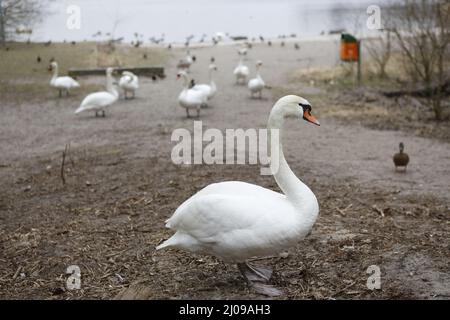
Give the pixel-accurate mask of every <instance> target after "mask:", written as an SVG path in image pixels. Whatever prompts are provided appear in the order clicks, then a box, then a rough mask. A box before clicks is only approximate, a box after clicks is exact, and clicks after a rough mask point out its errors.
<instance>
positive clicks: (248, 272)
mask: <svg viewBox="0 0 450 320" xmlns="http://www.w3.org/2000/svg"><path fill="white" fill-rule="evenodd" d="M238 269H239V271H240V272H241V274H242V276H243V277H244V278H245V280H247V283H248V284H249V285H250V286H251V287H252V288H253V289H254V290H255V291H256V292H258V293H260V294H263V295H266V296H269V297H277V296H281V295H282V294H283V292H282V291H281V290H279V289H277V288H275V287H274V286H271V285H268V284H267V282H268V281H269V279H270V278H271V276H272V269H271V268H268V267H255V266H252V265H249V264H248V263H238Z"/></svg>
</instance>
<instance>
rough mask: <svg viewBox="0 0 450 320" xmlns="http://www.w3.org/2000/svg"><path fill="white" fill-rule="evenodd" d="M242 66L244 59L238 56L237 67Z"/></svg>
mask: <svg viewBox="0 0 450 320" xmlns="http://www.w3.org/2000/svg"><path fill="white" fill-rule="evenodd" d="M243 65H244V57H243V56H242V55H240V56H239V66H243Z"/></svg>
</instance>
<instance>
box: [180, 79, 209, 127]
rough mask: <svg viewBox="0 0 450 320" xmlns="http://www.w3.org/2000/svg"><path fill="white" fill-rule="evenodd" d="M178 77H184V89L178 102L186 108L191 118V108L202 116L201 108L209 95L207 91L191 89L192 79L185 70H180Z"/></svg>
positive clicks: (198, 115)
mask: <svg viewBox="0 0 450 320" xmlns="http://www.w3.org/2000/svg"><path fill="white" fill-rule="evenodd" d="M177 78H178V79H179V78H183V81H184V83H183V91H181V93H180V95H179V96H178V102H179V103H180V106H182V107H183V108H185V109H186V115H187V117H188V118H190V115H189V110H190V109H195V110H197V117H200V109H201V107H202V105H205V104H206V103H207V101H208V97H207V96H206V94H205V92H203V91H201V90H195V89H192V88H191V89H190V88H189V86H190V83H191V81H190V79H189V76H188V75H187V73H186V72H185V71H180V72H178V74H177Z"/></svg>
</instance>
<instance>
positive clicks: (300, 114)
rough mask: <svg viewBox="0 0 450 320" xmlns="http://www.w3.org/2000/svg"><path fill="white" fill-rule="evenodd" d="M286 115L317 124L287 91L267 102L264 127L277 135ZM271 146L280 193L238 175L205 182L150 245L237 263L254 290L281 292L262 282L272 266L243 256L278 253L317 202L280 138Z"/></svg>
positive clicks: (311, 218) (302, 230) (302, 228)
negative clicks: (162, 237)
mask: <svg viewBox="0 0 450 320" xmlns="http://www.w3.org/2000/svg"><path fill="white" fill-rule="evenodd" d="M292 116H295V117H297V118H300V119H304V120H306V121H308V122H311V123H314V124H316V125H319V122H318V121H317V120H316V119H315V118H314V117H313V116H312V115H311V105H310V104H309V102H308V101H307V100H305V99H303V98H301V97H298V96H293V95H290V96H285V97H283V98H281V99H280V100H278V102H277V103H276V104H275V105H274V106H273V108H272V111H271V113H270V117H269V121H268V125H267V128H268V130H269V132H270V133H271V132H272V130H277V131H278V130H279V134H280V139H281V132H282V128H283V123H284V119H285V118H287V117H292ZM269 141H270V138H269ZM280 141H281V140H280ZM276 147H277V149H278V154H277V158H275V160H278V161H274V159H272V161H271V163H272V164H274V163H278V166H275V165H272V166H271V171H272V173H273V175H274V178H275V181H276V182H277V184H278V186H279V187H280V189H281V190H282V191H283V193H278V192H275V191H272V190H270V189H266V188H263V187H260V186H258V185H254V184H249V183H244V182H239V181H229V182H220V183H215V184H211V185H209V186H207V187H205V188H203V189H202V190H200V191H199V192H197V193H196V194H194V195H193V196H192V197H190V198H189V199H188V200H186V201H185V202H184V203H183V204H181V205H180V206H179V207H178V209H177V210H176V211H175V213H174V214H173V216H172V217H171V218H170V219H168V220H167V221H166V223H167V224H166V226H167V227H168V228H170V229H173V230H174V231H175V234H174V235H173V236H172V237H171V238H169V239H168V240H166V241H165V242H164V243H162V244H161V245H159V246H157V248H156V249H158V250H159V249H163V248H178V249H183V250H187V251H191V252H198V253H204V254H209V255H214V256H216V257H218V258H220V259H222V260H223V261H225V262H228V263H237V264H238V268H239V270H240V272H241V273H242V275H243V276H244V277H245V279H246V280H247V281H248V282H249V284H251V285H253V286H254V288H255V289H256V290H257V291H258V292H260V293H263V294H267V295H279V294H281V292H280V291H279V290H277V289H275V288H273V287H271V286H268V285H266V283H267V282H268V281H269V279H270V277H271V274H272V270H271V269H270V268H266V267H256V266H252V265H250V264H248V263H247V260H248V259H250V258H252V257H258V256H260V257H261V256H269V255H273V254H278V253H279V252H280V251H281V250H284V249H286V248H288V247H291V246H294V245H295V244H296V243H297V242H298V241H299V240H302V239H303V238H304V237H305V236H306V235H308V234H309V232H310V231H311V229H312V227H313V225H314V223H315V221H316V218H317V216H318V213H319V205H318V203H317V200H316V197H315V195H314V193H313V192H312V191H311V190H310V189H309V188H308V186H306V185H305V184H304V183H303V182H301V181H300V180H299V179H298V178H297V177H296V176H295V174H294V173H293V172H292V170H291V169H290V168H289V165H288V163H287V162H286V159H285V157H284V155H283V148H282V146H281V142H280V143H277V146H276ZM273 154H275V153H273Z"/></svg>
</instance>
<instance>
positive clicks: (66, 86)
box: [49, 61, 80, 98]
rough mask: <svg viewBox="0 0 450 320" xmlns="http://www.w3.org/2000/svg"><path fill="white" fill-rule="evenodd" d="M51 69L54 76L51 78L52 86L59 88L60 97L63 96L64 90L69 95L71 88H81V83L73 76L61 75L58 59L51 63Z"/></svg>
mask: <svg viewBox="0 0 450 320" xmlns="http://www.w3.org/2000/svg"><path fill="white" fill-rule="evenodd" d="M49 70H50V71H53V76H52V78H51V80H50V86H52V87H54V88H56V89H58V91H59V97H60V98H61V97H62V92H63V91H65V92H66V96H68V95H69V90H70V89H73V88H79V87H80V84H79V83H78V82H77V81H75V80H74V79H73V78H71V77H68V76H65V77H59V76H58V72H59V68H58V63H57V62H56V61H53V62H52V63H50V66H49Z"/></svg>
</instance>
